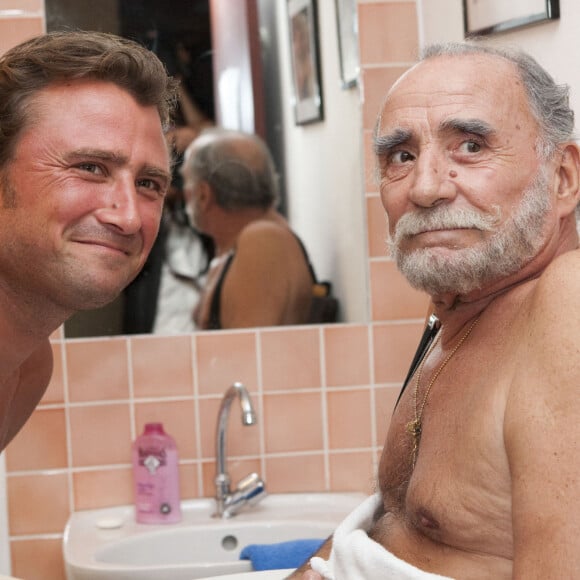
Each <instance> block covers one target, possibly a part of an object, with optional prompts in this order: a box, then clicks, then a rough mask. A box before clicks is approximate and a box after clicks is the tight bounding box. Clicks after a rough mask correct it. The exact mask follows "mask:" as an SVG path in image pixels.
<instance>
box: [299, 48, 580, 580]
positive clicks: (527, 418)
mask: <svg viewBox="0 0 580 580" xmlns="http://www.w3.org/2000/svg"><path fill="white" fill-rule="evenodd" d="M572 130H573V113H572V111H571V110H570V108H569V106H568V92H567V88H566V87H561V86H557V85H556V84H555V83H554V81H553V79H552V78H551V77H550V76H549V75H548V74H547V73H546V72H545V71H544V70H543V69H542V68H541V67H540V66H539V65H538V64H537V63H536V62H535V61H533V60H532V59H531V58H530V57H528V56H526V55H524V54H519V53H509V52H503V51H501V50H493V49H488V48H485V46H483V45H481V46H480V45H471V44H459V45H450V46H437V47H433V48H432V49H430V50H428V51H427V53H426V55H425V56H424V58H423V60H422V61H421V62H420V63H419V64H417V65H416V66H414V67H413V68H412V69H411V70H410V71H408V72H407V73H406V74H405V75H403V77H402V78H401V79H400V80H399V81H398V82H397V83H396V84H395V85H394V87H393V88H392V89H391V91H390V92H389V94H388V95H387V98H386V100H385V103H384V106H383V108H382V111H381V114H380V118H379V120H378V124H377V131H376V153H377V157H378V164H379V168H380V193H381V198H382V201H383V204H384V207H385V209H386V211H387V214H388V218H389V232H390V237H391V243H392V250H393V254H394V257H395V259H396V261H397V264H398V266H399V268H400V269H401V270H402V272H403V273H404V274H405V275H406V277H407V278H408V279H409V281H410V282H411V283H412V284H413V285H414V286H415V287H417V288H420V289H422V290H425V291H426V292H428V293H429V294H430V295H431V297H432V302H433V310H434V314H435V316H436V319H433V320H432V327H433V331H434V332H433V333H431V337H432V338H433V336H434V338H433V339H432V341H431V342H430V347H428V348H427V349H426V350H427V352H426V353H422V355H423V357H422V361H421V362H420V363H419V364H418V368H416V369H415V372H414V374H413V375H412V378H411V380H410V381H409V384H408V387H407V388H406V389H405V390H404V392H403V394H402V396H401V399H400V401H399V404H398V406H397V408H396V409H395V412H394V415H393V418H392V421H391V426H390V429H389V433H388V436H387V440H386V443H385V447H384V452H383V455H382V459H381V462H380V466H379V483H378V487H379V490H380V491H379V493H378V494H377V495H376V496H375V497H374V498H371V499H369V500H368V501H367V502H366V503H365V504H363V506H361V508H360V509H359V510H358V511H356V512H354V513H353V514H351V516H350V517H349V518H348V519H347V520H345V522H344V524H343V525H342V526H340V527H339V528H338V529H337V531H336V533H335V536H334V548H333V551H332V555H331V557H330V559H329V561H328V562H327V561H325V560H322V559H320V558H315V559H314V560H313V561H312V568H314V569H316V570H317V571H318V574H316V573H314V572H312V571H309V572H307V573H306V574H305V576H304V577H307V578H320V577H321V576H324V577H328V578H337V579H338V578H340V579H342V578H348V579H349V580H350V579H352V578H381V579H384V578H398V579H400V578H417V579H419V578H440V577H445V578H449V577H451V578H457V579H467V578H469V579H479V578H481V579H484V578H485V579H492V578H493V579H494V580H499V579H509V578H518V579H526V580H530V579H535V578H537V579H544V578H575V577H577V576H578V574H579V570H580V534H579V531H580V516H578V515H577V512H576V510H577V506H578V505H580V486H579V485H578V480H579V478H580V458H579V453H578V452H579V441H580V397H579V396H578V381H579V378H580V350H579V347H578V344H579V340H578V339H579V335H580V330H579V329H580V300H579V296H580V253H579V252H578V251H577V248H578V234H577V231H576V220H575V208H576V205H577V204H578V200H579V161H580V159H579V151H578V147H577V146H576V144H575V143H574V142H573V141H572V137H571V135H572ZM435 332H436V335H435ZM427 342H429V341H427ZM322 555H324V554H322Z"/></svg>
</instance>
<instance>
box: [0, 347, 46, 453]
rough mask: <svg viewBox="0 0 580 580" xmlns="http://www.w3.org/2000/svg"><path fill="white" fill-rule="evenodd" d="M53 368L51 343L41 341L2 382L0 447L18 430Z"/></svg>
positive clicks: (38, 398)
mask: <svg viewBox="0 0 580 580" xmlns="http://www.w3.org/2000/svg"><path fill="white" fill-rule="evenodd" d="M52 369H53V355H52V347H51V345H50V343H49V341H48V340H46V341H44V342H43V343H42V344H41V345H40V346H39V347H38V348H36V350H34V351H33V352H32V353H31V354H30V356H29V357H28V358H27V359H26V360H25V361H24V362H23V363H22V364H21V365H20V368H19V369H18V370H17V371H16V372H15V373H14V375H13V377H12V378H11V379H10V380H8V381H7V383H6V384H3V385H2V390H0V409H1V410H2V413H4V414H5V416H7V417H8V420H7V421H6V422H5V424H4V425H2V441H1V446H2V448H3V447H5V446H6V445H7V444H8V443H9V442H10V441H11V440H12V439H13V438H14V436H15V435H16V433H18V431H19V430H20V429H21V427H22V426H23V425H24V423H25V422H26V420H27V419H28V418H29V417H30V415H31V414H32V412H33V411H34V409H35V407H36V405H37V404H38V402H39V401H40V399H41V398H42V396H43V395H44V392H45V391H46V388H47V387H48V384H49V382H50V378H51V375H52Z"/></svg>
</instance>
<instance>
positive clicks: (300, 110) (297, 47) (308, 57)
mask: <svg viewBox="0 0 580 580" xmlns="http://www.w3.org/2000/svg"><path fill="white" fill-rule="evenodd" d="M288 23H289V29H290V54H291V60H292V79H293V84H294V112H295V119H296V124H297V125H304V124H306V123H313V122H315V121H321V120H322V119H323V118H324V116H323V107H322V88H321V83H320V57H319V51H318V33H317V30H318V28H317V15H316V1H315V0H288Z"/></svg>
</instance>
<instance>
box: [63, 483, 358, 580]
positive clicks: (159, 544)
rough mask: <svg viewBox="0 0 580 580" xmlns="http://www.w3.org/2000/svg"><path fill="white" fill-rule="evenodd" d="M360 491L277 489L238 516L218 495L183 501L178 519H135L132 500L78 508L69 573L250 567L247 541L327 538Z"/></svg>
mask: <svg viewBox="0 0 580 580" xmlns="http://www.w3.org/2000/svg"><path fill="white" fill-rule="evenodd" d="M364 497H365V496H364V495H363V494H359V493H304V494H303V493H296V494H274V495H270V496H268V497H266V498H265V499H264V500H263V501H262V502H260V503H259V504H258V505H256V506H253V507H251V508H248V509H247V510H246V511H242V512H241V513H239V514H238V515H236V516H235V517H233V518H230V519H227V520H222V519H217V518H212V517H211V515H212V513H213V511H214V501H213V500H212V499H199V500H189V501H184V502H183V503H182V513H183V520H182V521H181V522H180V523H179V524H170V525H144V524H137V523H135V517H134V509H133V507H132V506H121V507H115V508H107V509H101V510H90V511H80V512H76V513H74V514H73V515H72V516H71V517H70V518H69V521H68V523H67V526H66V529H65V534H64V540H63V549H64V559H65V566H66V574H67V578H68V580H193V579H194V578H207V577H211V576H219V575H225V574H241V573H244V572H250V571H251V570H252V565H251V563H250V562H249V561H248V560H239V555H240V552H241V550H242V548H244V546H246V545H248V544H266V543H276V542H284V541H287V540H294V539H307V538H325V537H327V536H328V535H330V534H331V533H332V531H333V530H334V528H335V527H336V525H337V524H338V523H339V522H340V521H341V520H342V519H343V518H344V516H345V515H346V514H348V513H349V512H350V511H351V510H352V509H353V508H354V507H356V506H357V505H358V504H359V503H361V501H362V500H363V499H364Z"/></svg>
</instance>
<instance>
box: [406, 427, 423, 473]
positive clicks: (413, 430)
mask: <svg viewBox="0 0 580 580" xmlns="http://www.w3.org/2000/svg"><path fill="white" fill-rule="evenodd" d="M421 427H422V425H421V419H419V418H416V419H413V421H409V423H407V432H408V433H409V434H410V435H412V436H413V449H412V450H411V458H412V461H413V467H415V462H416V461H417V454H418V452H419V442H420V441H421Z"/></svg>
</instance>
